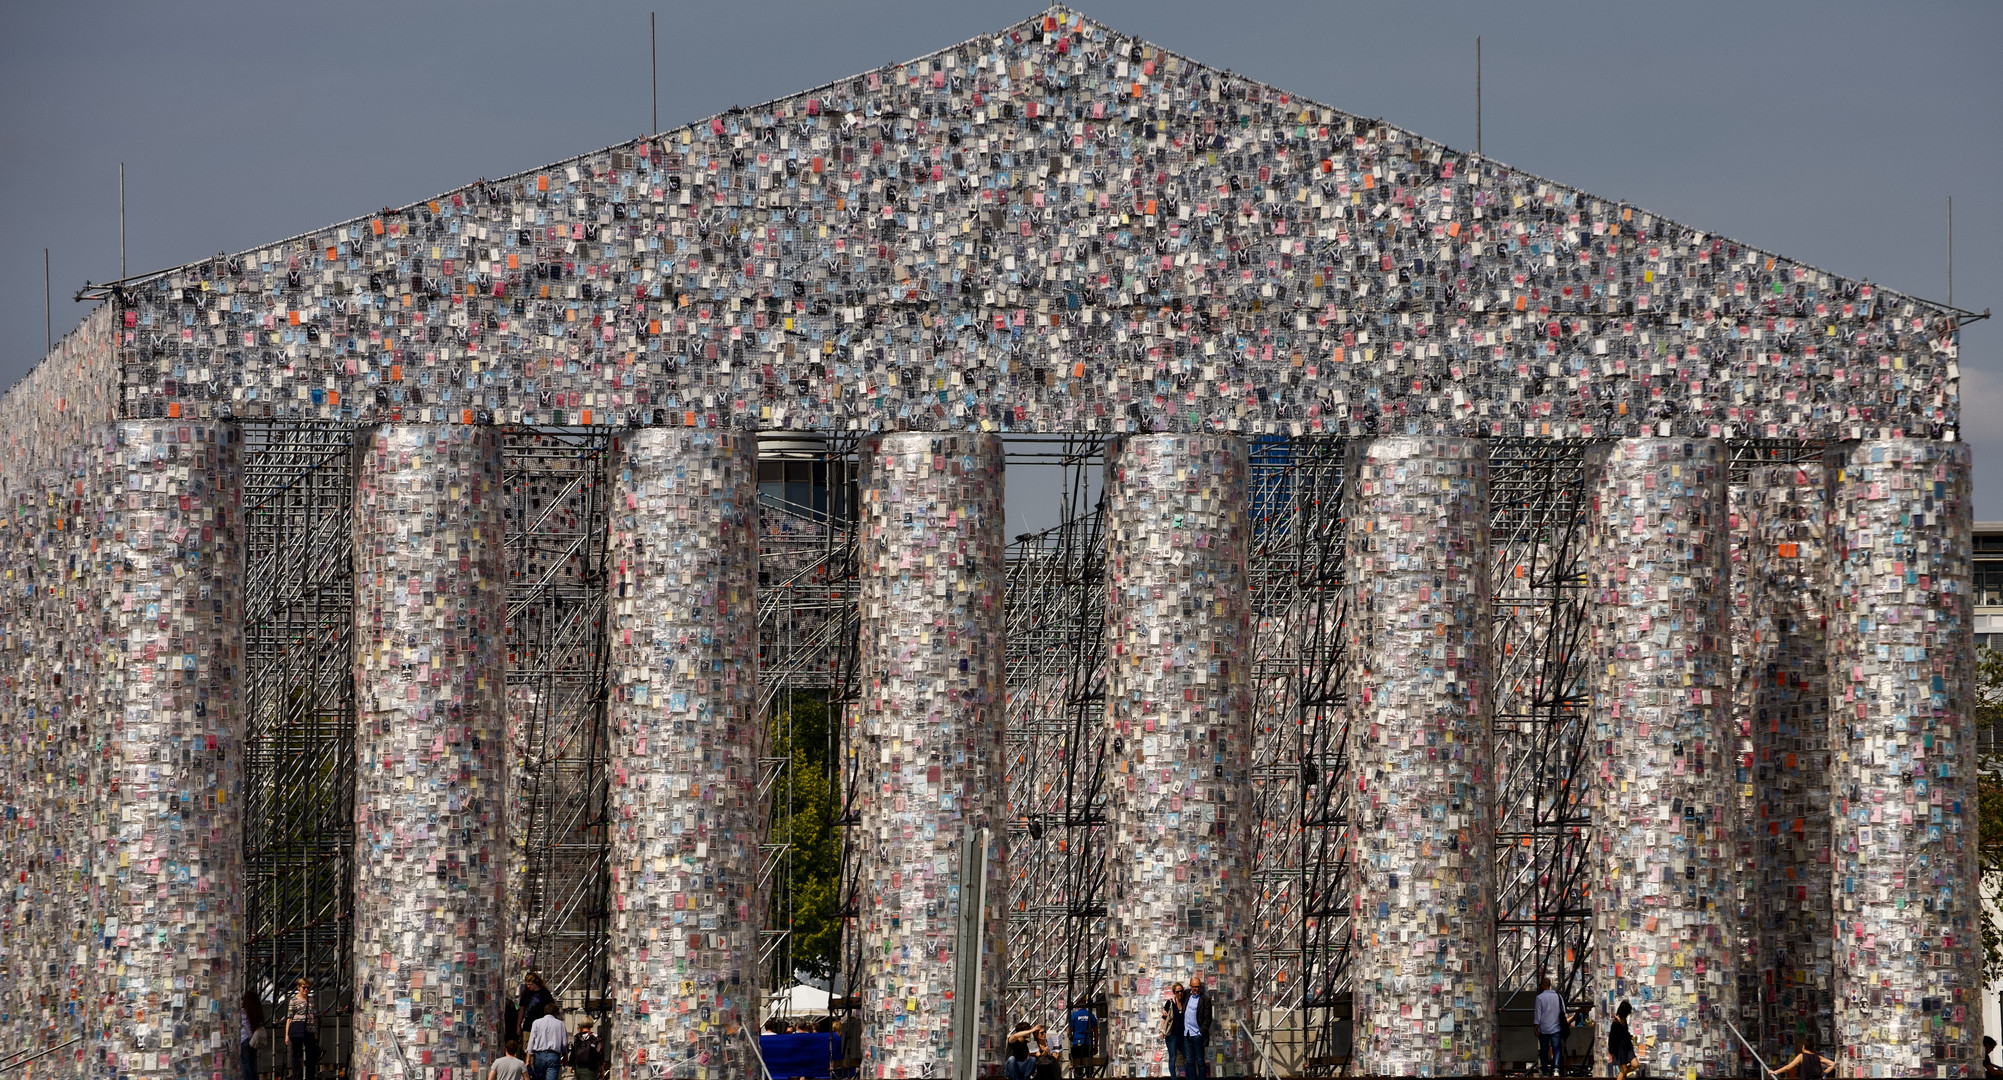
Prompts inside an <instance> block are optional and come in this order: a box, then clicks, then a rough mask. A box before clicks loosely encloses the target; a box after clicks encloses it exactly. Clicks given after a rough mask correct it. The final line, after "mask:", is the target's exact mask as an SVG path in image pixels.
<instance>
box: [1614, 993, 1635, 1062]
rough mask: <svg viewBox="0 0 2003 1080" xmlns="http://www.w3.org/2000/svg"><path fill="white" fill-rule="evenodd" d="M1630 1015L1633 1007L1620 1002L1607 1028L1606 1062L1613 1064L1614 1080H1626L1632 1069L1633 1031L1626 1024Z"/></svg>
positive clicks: (1632, 1012)
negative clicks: (1612, 1020) (1611, 1022)
mask: <svg viewBox="0 0 2003 1080" xmlns="http://www.w3.org/2000/svg"><path fill="white" fill-rule="evenodd" d="M1632 1015H1634V1006H1633V1005H1630V1004H1629V1003H1627V1002H1625V1001H1623V1002H1621V1003H1620V1005H1619V1006H1617V1007H1616V1008H1615V1009H1614V1022H1613V1024H1612V1025H1611V1026H1610V1027H1608V1028H1607V1060H1608V1061H1610V1062H1612V1063H1613V1067H1614V1077H1615V1080H1627V1074H1628V1073H1629V1072H1630V1071H1631V1070H1632V1069H1633V1068H1634V1031H1633V1030H1632V1029H1631V1028H1629V1027H1628V1024H1627V1018H1628V1017H1630V1016H1632Z"/></svg>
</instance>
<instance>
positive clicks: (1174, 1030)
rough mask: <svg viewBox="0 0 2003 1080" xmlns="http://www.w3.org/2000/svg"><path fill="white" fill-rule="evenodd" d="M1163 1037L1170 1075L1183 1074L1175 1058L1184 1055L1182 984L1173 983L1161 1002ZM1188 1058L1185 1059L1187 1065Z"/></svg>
mask: <svg viewBox="0 0 2003 1080" xmlns="http://www.w3.org/2000/svg"><path fill="white" fill-rule="evenodd" d="M1161 1037H1162V1043H1163V1045H1164V1046H1165V1047H1166V1048H1167V1058H1168V1075H1169V1076H1171V1077H1175V1076H1181V1075H1183V1074H1182V1073H1179V1072H1177V1071H1176V1069H1175V1059H1176V1058H1178V1057H1181V1056H1182V984H1181V983H1171V984H1169V987H1168V995H1167V996H1166V997H1164V998H1162V1002H1161ZM1187 1063H1188V1062H1187V1059H1184V1064H1185V1067H1186V1066H1187Z"/></svg>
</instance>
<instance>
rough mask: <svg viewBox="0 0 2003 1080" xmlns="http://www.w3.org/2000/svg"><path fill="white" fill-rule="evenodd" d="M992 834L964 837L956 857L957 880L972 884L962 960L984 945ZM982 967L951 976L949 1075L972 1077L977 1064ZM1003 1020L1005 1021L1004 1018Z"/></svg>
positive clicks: (963, 911) (965, 967)
mask: <svg viewBox="0 0 2003 1080" xmlns="http://www.w3.org/2000/svg"><path fill="white" fill-rule="evenodd" d="M991 835H993V834H991V833H990V832H989V831H988V830H986V829H979V830H976V831H974V832H970V833H968V834H967V840H966V843H965V844H964V845H962V849H961V854H960V880H961V881H971V882H974V886H973V888H974V890H975V895H974V899H973V903H971V904H966V903H963V904H961V905H960V944H959V951H958V952H957V953H956V954H955V955H957V956H962V957H972V956H979V955H981V948H982V946H983V945H985V944H986V940H985V939H986V930H987V920H986V918H985V915H986V912H987V876H988V838H989V837H990V836H991ZM984 970H985V968H984V965H981V964H978V963H962V964H961V965H960V966H959V970H958V971H956V972H955V973H954V975H953V1075H954V1076H974V1075H977V1074H976V1072H975V1069H976V1068H977V1066H978V1065H979V1064H980V1063H979V1060H978V1058H977V1057H976V1055H977V1054H978V1053H979V1051H980V1045H979V1043H980V1038H979V1023H978V1018H979V1014H980V1010H979V1002H980V1000H981V994H982V991H983V989H984V988H983V986H982V985H981V974H982V972H983V971H984ZM1004 1020H1005V1021H1006V1020H1007V1018H1004Z"/></svg>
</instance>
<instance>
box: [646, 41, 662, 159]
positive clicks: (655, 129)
mask: <svg viewBox="0 0 2003 1080" xmlns="http://www.w3.org/2000/svg"><path fill="white" fill-rule="evenodd" d="M647 78H648V79H649V80H651V81H650V82H648V84H647V87H648V94H649V97H650V99H651V100H652V102H653V111H652V112H651V113H650V114H649V115H648V121H647V122H648V123H649V124H651V125H653V126H651V127H649V128H648V129H647V134H649V135H659V134H660V133H661V61H660V59H659V54H658V53H657V51H656V43H655V39H654V13H653V12H651V11H649V12H647Z"/></svg>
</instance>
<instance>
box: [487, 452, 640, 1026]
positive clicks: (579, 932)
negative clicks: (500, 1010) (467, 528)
mask: <svg viewBox="0 0 2003 1080" xmlns="http://www.w3.org/2000/svg"><path fill="white" fill-rule="evenodd" d="M612 438H613V436H612V432H611V431H609V430H607V429H603V428H569V429H535V428H522V429H510V430H509V431H508V432H507V435H506V438H505V441H504V442H503V444H502V451H501V453H502V459H501V464H502V488H503V491H504V492H505V497H506V499H507V507H506V510H505V511H504V513H505V515H506V517H505V520H506V522H507V535H506V548H507V569H506V575H507V577H506V583H507V588H506V597H507V613H508V614H507V618H508V623H507V654H508V712H509V716H508V755H509V759H510V762H511V768H510V770H509V778H510V784H511V785H512V787H513V790H511V791H509V792H508V798H509V814H508V844H509V870H510V873H511V875H516V876H515V879H514V880H513V881H511V882H510V883H509V885H510V888H509V890H508V893H509V910H508V918H509V922H510V934H509V941H508V971H509V974H510V977H513V976H514V975H516V974H518V973H519V972H521V971H522V970H524V969H527V968H534V969H536V970H537V971H540V972H541V973H542V977H543V982H544V984H545V985H546V986H548V987H549V989H550V992H551V993H552V994H554V995H556V997H557V999H558V1000H560V1001H562V1002H563V1003H564V1005H565V1007H566V1008H567V1009H572V1010H582V1011H584V1012H586V1013H589V1014H591V1015H592V1016H594V1017H596V1018H597V1019H598V1020H599V1022H601V1023H603V1022H604V1020H605V1013H606V1012H607V1011H608V1010H609V1008H610V1005H609V1003H608V1002H607V1000H606V998H607V990H608V985H609V977H610V976H609V971H608V968H607V966H606V951H605V950H606V937H605V931H606V919H607V917H608V909H609V889H610V885H611V879H610V868H609V863H608V861H607V860H608V858H609V855H608V851H609V848H608V840H609V837H608V835H607V832H606V816H605V815H606V795H607V779H608V771H609V763H608V746H609V744H608V742H607V739H606V731H605V686H606V681H605V667H606V662H607V656H608V649H609V644H610V643H609V641H608V639H607V638H606V635H605V602H606V601H605V596H606V582H607V571H608V569H609V568H608V566H607V564H606V559H607V539H608V537H607V531H606V530H607V527H608V524H609V520H610V510H611V507H610V504H609V502H608V500H609V498H610V492H611V485H610V483H609V481H610V477H609V475H608V470H609V469H610V468H611V464H612Z"/></svg>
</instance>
